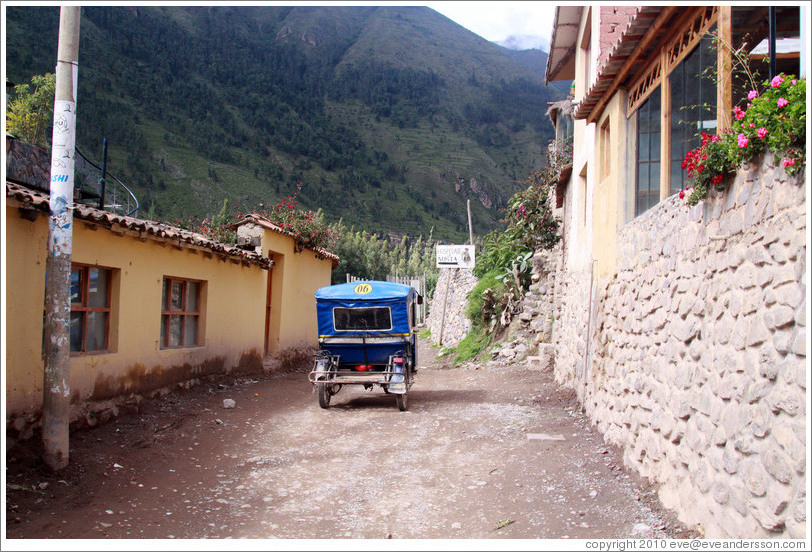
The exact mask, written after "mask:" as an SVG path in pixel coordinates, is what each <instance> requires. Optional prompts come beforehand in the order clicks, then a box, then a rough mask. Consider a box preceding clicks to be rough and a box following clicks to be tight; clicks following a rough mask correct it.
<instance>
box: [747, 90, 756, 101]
mask: <svg viewBox="0 0 812 552" xmlns="http://www.w3.org/2000/svg"><path fill="white" fill-rule="evenodd" d="M757 96H758V92H756V91H755V90H751V91H750V92H748V93H747V99H748V100H753V99H755V98H756V97H757Z"/></svg>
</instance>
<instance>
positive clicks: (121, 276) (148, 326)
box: [3, 181, 338, 431]
mask: <svg viewBox="0 0 812 552" xmlns="http://www.w3.org/2000/svg"><path fill="white" fill-rule="evenodd" d="M48 213H49V206H48V196H47V194H46V193H44V192H41V191H37V190H36V189H32V188H29V187H26V186H23V185H21V184H19V183H15V182H10V181H7V182H6V204H5V211H4V220H3V225H4V245H3V248H4V255H5V260H6V264H5V267H6V273H5V277H6V279H5V284H6V287H5V290H6V293H5V296H4V307H5V312H6V326H5V357H4V376H5V407H6V411H5V413H6V420H7V422H9V423H10V425H11V427H14V428H16V429H17V430H19V431H23V430H24V429H25V430H28V429H30V428H31V427H32V426H35V425H36V423H37V421H38V418H39V415H40V409H41V404H42V385H43V369H44V352H45V351H44V347H43V335H44V334H43V324H44V298H45V266H46V257H47V240H48V218H49V214H48ZM238 234H239V236H240V240H241V242H242V244H241V245H239V246H232V245H227V244H223V243H220V242H216V241H213V240H210V239H208V238H206V237H205V236H202V235H200V234H196V233H193V232H190V231H186V230H182V229H179V228H175V227H172V226H168V225H165V224H160V223H156V222H152V221H146V220H141V219H137V218H133V217H127V216H123V215H117V214H114V213H110V212H106V211H101V210H99V209H96V208H93V207H89V206H87V205H83V204H76V205H75V209H74V224H73V253H72V274H71V320H70V325H71V363H70V390H71V420H72V421H76V420H83V419H86V418H87V417H88V416H90V417H91V418H92V417H93V416H94V411H99V410H104V409H108V410H109V409H110V408H112V409H114V410H115V408H116V407H115V405H116V404H118V403H120V402H122V401H126V400H131V399H132V398H134V397H137V396H139V395H142V394H149V393H153V392H156V391H158V390H162V389H167V388H171V387H172V386H177V385H178V384H181V385H184V384H186V383H188V382H193V381H194V380H196V379H198V378H201V377H204V376H207V375H211V374H224V373H250V372H259V371H262V369H263V361H264V359H265V358H266V357H267V356H268V355H273V354H274V353H277V352H279V351H281V350H282V349H285V348H288V347H301V346H305V347H310V346H315V345H316V339H317V324H316V308H315V300H314V298H313V295H314V293H315V291H316V290H317V289H318V288H320V287H322V286H326V285H329V284H330V274H331V270H332V268H333V264H334V263H335V262H337V260H338V259H337V258H336V257H335V256H333V255H331V254H330V253H328V252H326V251H312V250H309V249H304V248H297V247H296V242H295V240H294V238H293V237H292V236H291V235H290V234H286V233H284V232H283V231H282V230H281V229H279V228H278V227H276V226H274V225H273V224H271V223H270V222H268V221H266V220H264V219H262V218H261V217H258V216H257V217H254V216H251V217H248V218H246V219H245V220H244V221H242V222H241V223H240V225H239V227H238ZM249 242H250V243H249ZM88 421H92V420H90V419H88Z"/></svg>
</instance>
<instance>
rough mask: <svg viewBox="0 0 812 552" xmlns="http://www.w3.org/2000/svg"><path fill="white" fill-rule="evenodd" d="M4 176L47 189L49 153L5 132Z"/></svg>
mask: <svg viewBox="0 0 812 552" xmlns="http://www.w3.org/2000/svg"><path fill="white" fill-rule="evenodd" d="M6 177H7V178H8V179H9V180H12V181H17V182H23V183H25V184H27V185H28V186H32V187H34V188H39V189H40V190H49V189H50V185H51V155H50V153H48V152H47V151H46V150H44V149H42V148H38V147H37V146H32V145H31V144H28V143H26V142H23V141H22V140H19V139H17V138H15V137H13V136H11V135H10V134H6Z"/></svg>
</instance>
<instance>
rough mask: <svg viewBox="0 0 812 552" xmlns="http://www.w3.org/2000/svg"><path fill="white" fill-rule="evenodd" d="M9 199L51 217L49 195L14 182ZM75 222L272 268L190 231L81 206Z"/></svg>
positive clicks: (259, 257)
mask: <svg viewBox="0 0 812 552" xmlns="http://www.w3.org/2000/svg"><path fill="white" fill-rule="evenodd" d="M6 196H7V197H10V198H13V199H16V200H18V201H20V202H22V203H23V204H24V206H27V207H30V208H33V209H36V210H38V211H42V212H45V213H48V212H49V210H50V206H49V204H48V200H49V197H48V194H46V193H43V192H40V191H37V190H34V189H31V188H27V187H25V186H21V185H19V184H15V183H13V182H8V181H7V182H6ZM73 218H74V219H79V220H82V221H85V222H88V223H90V224H96V225H98V226H101V227H104V228H108V229H112V228H113V227H119V228H121V229H124V230H129V231H131V232H135V233H137V234H138V235H140V236H142V237H145V238H151V239H155V240H158V241H167V242H171V243H177V245H179V246H186V247H195V248H201V249H205V250H208V251H211V252H212V253H214V254H216V255H220V256H223V257H228V258H229V259H231V260H234V261H239V262H245V263H249V264H255V265H258V266H260V267H262V268H270V267H271V265H272V264H273V263H272V261H271V260H270V259H268V258H267V257H264V256H262V255H260V254H258V253H255V252H253V251H247V250H245V249H241V248H239V247H237V246H235V245H230V244H226V243H222V242H218V241H215V240H211V239H209V238H207V237H206V236H204V235H202V234H198V233H196V232H192V231H190V230H184V229H182V228H177V227H175V226H170V225H168V224H164V223H161V222H154V221H150V220H144V219H139V218H135V217H128V216H124V215H118V214H116V213H111V212H108V211H102V210H100V209H96V208H95V207H90V206H88V205H84V204H82V203H75V204H74V208H73Z"/></svg>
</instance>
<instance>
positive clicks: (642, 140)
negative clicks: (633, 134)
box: [637, 133, 651, 161]
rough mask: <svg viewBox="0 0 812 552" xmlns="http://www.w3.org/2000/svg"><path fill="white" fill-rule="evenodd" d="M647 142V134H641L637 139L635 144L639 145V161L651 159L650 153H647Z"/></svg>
mask: <svg viewBox="0 0 812 552" xmlns="http://www.w3.org/2000/svg"><path fill="white" fill-rule="evenodd" d="M648 142H649V140H648V133H646V134H641V135H640V137H639V138H638V142H637V143H638V144H639V145H640V161H648V160H649V159H651V152H650V151H649V144H648Z"/></svg>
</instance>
